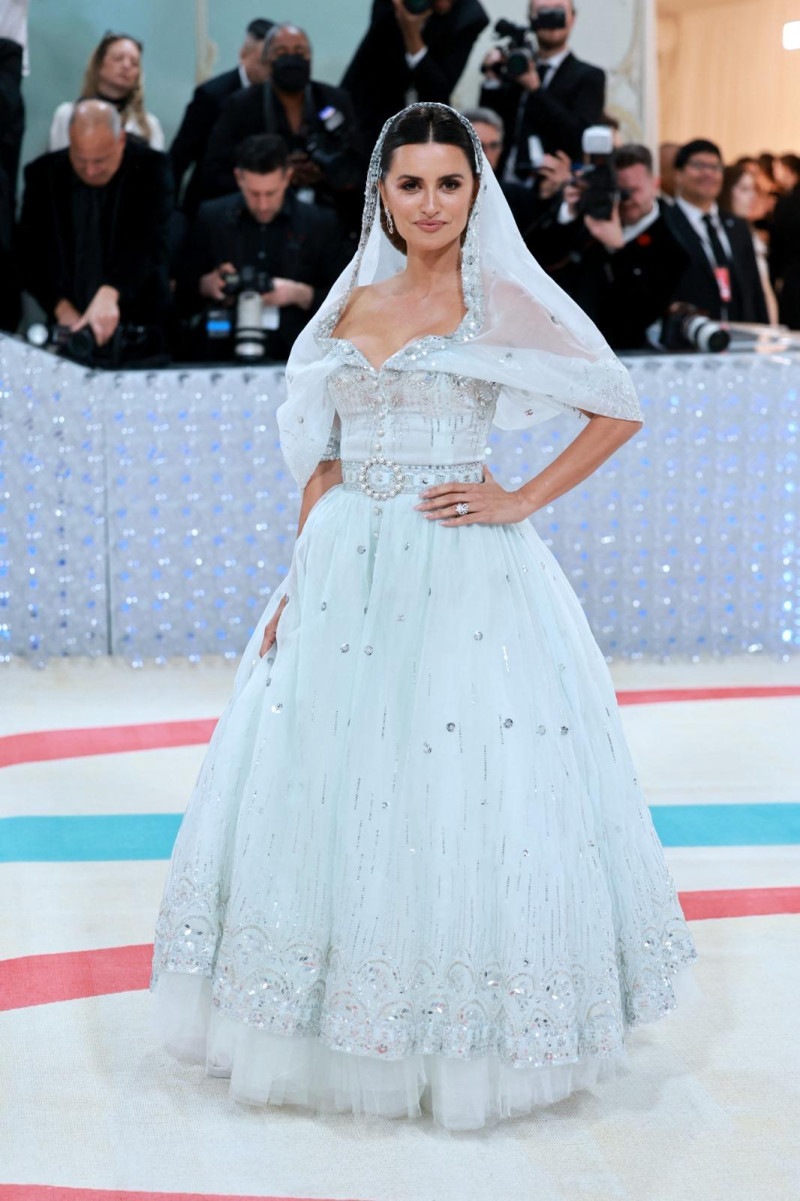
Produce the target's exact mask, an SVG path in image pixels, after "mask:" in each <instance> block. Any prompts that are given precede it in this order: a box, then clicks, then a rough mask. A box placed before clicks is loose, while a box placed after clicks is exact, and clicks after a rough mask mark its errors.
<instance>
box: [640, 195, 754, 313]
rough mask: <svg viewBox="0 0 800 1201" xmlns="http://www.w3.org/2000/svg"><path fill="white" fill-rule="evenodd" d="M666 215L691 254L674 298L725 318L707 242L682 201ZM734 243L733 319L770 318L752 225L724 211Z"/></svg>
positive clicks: (668, 207) (667, 207) (730, 309)
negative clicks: (687, 214) (691, 221)
mask: <svg viewBox="0 0 800 1201" xmlns="http://www.w3.org/2000/svg"><path fill="white" fill-rule="evenodd" d="M663 213H664V218H665V220H666V222H667V224H668V225H669V227H670V229H671V231H672V233H673V234H674V235H675V237H676V238H677V240H678V241H679V242H680V244H681V246H683V248H684V250H685V251H686V253H687V254H688V256H689V263H688V266H687V267H686V270H685V271H684V273H683V275H682V276H681V278H680V280H679V281H678V284H677V286H676V288H675V292H674V295H673V300H680V301H683V302H685V303H686V304H693V305H696V306H697V308H698V309H702V310H703V311H704V312H706V313H708V314H709V316H710V317H713V318H714V319H715V320H717V321H719V320H720V319H721V318H722V315H723V312H722V300H721V298H720V294H719V287H718V285H717V280H716V277H715V275H714V271H713V268H712V266H711V263H710V262H709V259H708V255H707V254H706V252H705V249H704V247H703V243H702V241H701V240H700V237H699V235H698V234H696V233H695V231H694V229H693V228H692V225H691V223H690V221H689V219H688V218H687V216H686V214H685V213H684V212H683V210H682V209H681V207H680V205H679V204H671V205H665V206H664V208H663ZM720 220H721V221H722V224H723V225H724V227H725V232H726V234H727V235H728V241H729V242H730V244H731V251H732V254H733V262H732V265H731V292H732V299H731V303H730V304H729V305H728V306H727V319H728V320H729V321H753V322H764V323H766V322H767V321H769V316H768V314H767V302H766V300H765V299H764V289H763V287H762V286H761V276H760V275H759V273H758V263H757V262H756V252H755V249H754V247H753V235H752V234H751V232H750V226H749V225H748V224H747V222H746V221H743V220H742V219H741V218H740V217H734V216H733V215H732V214H731V213H720Z"/></svg>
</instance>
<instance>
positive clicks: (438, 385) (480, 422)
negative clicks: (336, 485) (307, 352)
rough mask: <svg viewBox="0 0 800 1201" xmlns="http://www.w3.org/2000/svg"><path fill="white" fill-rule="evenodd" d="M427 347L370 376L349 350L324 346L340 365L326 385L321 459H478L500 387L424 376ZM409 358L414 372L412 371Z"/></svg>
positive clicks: (414, 348) (418, 346)
mask: <svg viewBox="0 0 800 1201" xmlns="http://www.w3.org/2000/svg"><path fill="white" fill-rule="evenodd" d="M427 341H428V339H427V338H426V339H424V340H422V341H421V342H416V343H413V344H412V345H411V346H409V347H407V348H404V349H403V350H402V351H399V352H398V354H396V355H392V357H391V358H390V359H387V361H386V362H385V363H384V364H383V365H382V366H381V368H380V369H376V368H375V367H374V366H373V365H372V364H371V363H369V361H368V360H367V359H366V358H365V357H364V355H363V354H361V352H360V351H359V350H358V349H357V347H355V346H353V344H352V343H350V342H346V341H344V340H342V339H334V338H330V339H328V342H329V344H331V345H332V344H335V343H339V345H338V346H335V351H336V353H337V356H338V357H340V359H341V362H340V364H339V366H337V367H336V368H335V369H334V371H332V372H331V374H330V375H329V377H328V381H327V387H328V390H329V393H330V396H331V399H332V400H333V403H334V407H335V409H336V414H337V417H336V423H335V426H334V430H333V433H332V439H331V442H330V443H329V447H328V450H327V451H326V457H330V458H333V457H336V458H341V459H348V460H363V459H367V458H370V457H372V456H377V455H385V456H386V457H387V458H390V459H392V460H393V461H395V462H397V463H463V462H468V461H472V460H475V459H481V458H483V454H484V448H485V446H486V439H487V436H488V432H489V426H490V425H491V423H492V418H493V416H494V410H495V406H496V404H497V397H498V394H499V391H500V386H499V385H498V384H494V383H487V382H485V381H483V380H478V379H474V378H472V377H470V376H465V375H453V374H451V373H448V372H444V371H435V370H429V369H427V364H426V357H427V348H426V347H425V345H424V344H423V343H424V342H427ZM409 356H413V357H414V361H415V362H419V363H420V366H419V368H417V367H415V366H414V367H412V366H411V362H410V359H409ZM401 358H402V359H403V360H404V365H403V366H401V364H400V361H399V360H400V359H401Z"/></svg>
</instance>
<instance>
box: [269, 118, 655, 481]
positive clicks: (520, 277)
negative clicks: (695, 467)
mask: <svg viewBox="0 0 800 1201" xmlns="http://www.w3.org/2000/svg"><path fill="white" fill-rule="evenodd" d="M417 108H421V109H430V108H440V109H445V110H446V111H448V112H450V113H452V114H453V115H454V116H456V117H457V118H458V119H459V120H460V121H461V122H462V123H463V124H464V125H465V126H466V128H467V130H468V131H469V133H470V136H471V138H472V142H473V145H474V147H475V158H476V163H477V167H478V172H479V175H480V182H479V189H478V193H477V196H476V199H475V202H474V204H473V207H472V211H471V213H470V217H469V221H468V224H467V230H466V236H465V239H464V244H463V249H462V255H461V282H462V292H463V299H464V304H465V306H466V313H465V315H464V317H463V319H462V321H461V323H460V325H459V327H458V329H457V330H455V331H454V332H453V333H451V334H447V335H437V334H434V335H428V336H426V337H423V338H419V339H415V340H414V341H413V342H411V343H409V345H408V347H407V348H403V349H402V350H400V351H399V352H398V353H397V354H396V355H392V356H391V366H392V369H393V370H410V371H420V370H422V371H437V372H438V371H445V372H452V373H454V374H457V375H465V376H470V377H474V378H477V379H483V380H490V381H494V382H496V383H499V384H501V385H502V388H501V391H500V394H499V397H498V402H497V409H496V412H495V418H494V423H495V425H497V426H499V427H500V428H501V429H524V428H526V427H527V426H531V425H535V424H536V423H537V422H540V421H544V420H546V419H547V418H548V417H552V416H554V415H555V414H557V413H558V412H563V411H564V410H565V409H566V410H571V411H572V412H574V413H576V414H577V413H578V412H579V410H581V409H584V410H586V411H587V412H591V413H599V414H603V415H605V416H608V417H619V418H623V419H627V420H631V421H637V420H640V419H641V409H640V406H639V401H638V398H637V396H636V391H635V389H634V385H633V382H632V380H631V377H630V375H629V373H628V371H627V369H626V367H625V366H624V365H623V364H622V363H621V362H620V361H619V359H618V358H617V357H616V355H615V354H614V352H613V351H612V350H611V348H610V347H609V345H608V343H607V342H606V341H605V339H604V338H603V336H602V334H601V333H600V331H599V330H598V329H597V326H596V325H595V324H594V323H593V322H592V321H591V319H590V318H589V317H587V316H586V314H585V313H584V312H583V310H582V309H580V308H579V307H578V305H577V304H576V303H575V302H574V301H573V300H572V299H571V298H570V297H569V296H568V295H567V294H566V293H565V292H564V291H563V290H562V289H561V288H560V287H559V286H558V284H556V283H555V282H554V281H553V280H552V279H550V277H549V276H548V275H547V273H546V272H545V271H544V270H543V269H542V268H541V267H540V266H539V264H538V263H537V262H536V260H535V259H534V257H533V256H532V255H531V253H530V251H529V250H528V248H527V247H526V245H525V243H524V242H523V240H522V237H521V235H520V233H519V231H518V229H517V225H516V222H515V220H514V217H513V215H512V213H511V209H510V208H509V206H508V202H507V200H506V198H505V196H504V195H503V192H502V189H501V187H500V184H499V183H498V181H497V179H496V178H495V175H494V172H493V171H492V169H491V168H490V167H489V166H488V164H487V162H486V159H485V157H484V154H483V149H482V147H481V144H480V141H479V139H478V136H477V134H476V133H475V130H474V129H473V127H472V125H471V124H470V123H469V121H467V120H466V118H464V117H462V116H461V114H460V113H456V111H455V109H452V108H450V107H449V106H448V105H444V104H433V103H430V102H426V103H419V104H415V105H410V106H409V108H406V109H404V110H403V111H402V112H401V113H398V114H396V115H395V116H394V117H391V118H390V119H389V120H388V121H387V122H386V124H385V125H384V127H383V129H382V130H381V134H380V137H379V138H378V141H377V142H376V144H375V148H374V150H373V152H372V157H371V159H370V165H369V172H368V175H367V184H366V191H365V203H364V216H363V220H362V226H361V237H360V240H359V244H358V249H357V250H356V253H355V255H354V257H353V259H352V260H351V262H350V263H349V264H348V266H347V267H346V268H345V270H344V271H343V272H342V274H341V275H340V276H339V278H338V279H337V280H336V282H335V284H334V285H333V287H332V288H331V290H330V292H329V294H328V296H327V298H326V300H325V302H324V303H323V305H322V307H321V308H320V310H319V312H318V313H317V314H316V315H315V316H314V318H313V319H312V320H311V321H310V322H309V324H308V325H307V326H306V328H305V329H304V330H303V332H302V333H301V334H300V336H299V337H298V338H297V340H296V342H295V344H294V346H293V348H292V352H291V354H290V356H289V361H288V363H287V365H286V383H287V399H286V401H285V402H284V403H283V404H282V405H281V406H280V407H279V409H278V412H277V419H278V427H279V431H280V440H281V449H282V450H283V454H284V457H285V459H286V462H287V464H288V466H289V468H290V470H291V472H292V475H293V476H294V478H295V479H296V481H297V483H298V484H299V485H300V487H301V488H304V487H305V485H306V483H307V482H308V479H309V477H310V476H311V474H312V472H313V471H314V469H315V467H316V466H317V464H318V462H319V460H320V458H321V456H322V454H323V452H324V450H325V447H326V444H327V442H328V438H329V436H330V433H331V427H332V424H333V420H334V416H335V413H334V406H333V401H332V399H331V398H330V396H329V394H328V389H327V387H326V380H327V377H328V375H329V373H330V372H331V371H333V370H334V369H335V368H336V367H337V365H339V364H340V362H341V358H340V357H339V356H338V355H336V354H335V353H334V350H335V349H336V347H337V343H336V342H334V340H333V339H331V337H330V335H331V333H332V331H333V329H334V328H335V326H336V325H337V323H338V320H339V317H340V316H341V314H342V312H343V310H344V308H345V305H346V304H347V301H348V300H349V298H350V295H351V293H352V292H353V289H354V288H356V287H363V286H365V285H367V284H373V283H378V282H380V281H381V280H385V279H388V278H389V277H390V276H392V275H395V274H397V273H398V272H400V271H402V270H403V268H404V266H405V256H404V255H403V254H402V253H401V252H400V251H399V250H397V249H395V247H394V246H392V244H391V243H390V241H389V239H388V238H387V236H386V234H385V233H384V232H383V230H382V228H381V223H380V208H379V206H380V197H379V192H378V181H379V177H380V161H381V153H382V149H383V143H384V139H385V137H386V134H387V131H388V130H389V129H390V128H391V126H392V125H393V123H394V122H395V121H397V120H399V118H400V117H402V116H404V115H405V114H406V113H408V112H410V111H412V110H413V109H417ZM338 348H339V350H340V351H341V350H345V352H346V351H347V344H346V343H340V344H338ZM376 374H377V373H376Z"/></svg>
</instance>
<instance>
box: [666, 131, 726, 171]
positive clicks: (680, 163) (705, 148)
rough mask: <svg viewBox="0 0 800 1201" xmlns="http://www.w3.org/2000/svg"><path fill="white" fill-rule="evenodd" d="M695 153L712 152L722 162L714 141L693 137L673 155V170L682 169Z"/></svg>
mask: <svg viewBox="0 0 800 1201" xmlns="http://www.w3.org/2000/svg"><path fill="white" fill-rule="evenodd" d="M695 154H713V155H715V156H716V157H717V158H718V159H719V160H720V162H722V153H721V151H720V148H719V146H718V145H717V144H716V142H709V140H708V138H695V139H694V141H692V142H687V143H686V145H685V146H681V148H680V150H679V151H678V153H677V154H676V155H675V170H676V171H682V170H683V168H684V167H685V166H686V164H687V163H688V161H689V159H690V158H691V157H692V155H695Z"/></svg>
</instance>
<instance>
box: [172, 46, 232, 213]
mask: <svg viewBox="0 0 800 1201" xmlns="http://www.w3.org/2000/svg"><path fill="white" fill-rule="evenodd" d="M240 91H242V80H241V76H240V74H239V70H238V68H236V69H235V70H233V71H225V72H223V74H222V75H215V76H214V78H213V79H208V80H206V82H205V83H201V84H200V86H199V87H197V88H195V90H194V95H193V96H192V99H191V100H190V102H189V104H188V105H187V107H186V112H185V113H184V114H183V120H182V121H181V126H180V129H179V130H178V132H177V133H176V134H175V138H174V140H173V142H172V145H171V146H170V150H169V157H170V162H171V164H172V174H173V176H174V178H175V190H176V192H179V191H180V187H181V182H182V180H183V177H184V175H185V174H186V172H187V171H188V170H189V168H190V167H192V166H193V167H194V168H195V170H194V173H193V175H192V177H191V179H190V180H189V183H188V184H187V186H186V194H185V195H184V198H183V208H184V210H185V211H186V212H188V213H194V212H195V211H196V210H197V205H198V204H199V202H200V171H199V166H200V163H201V162H202V161H203V155H204V154H205V151H206V146H207V144H208V139H209V137H210V135H211V130H212V129H213V128H214V125H215V124H216V122H217V120H218V118H219V115H220V113H221V112H222V110H223V108H224V107H225V104H226V103H227V101H228V100H229V99H230V97H231V96H233V95H234V94H235V93H236V92H240Z"/></svg>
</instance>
